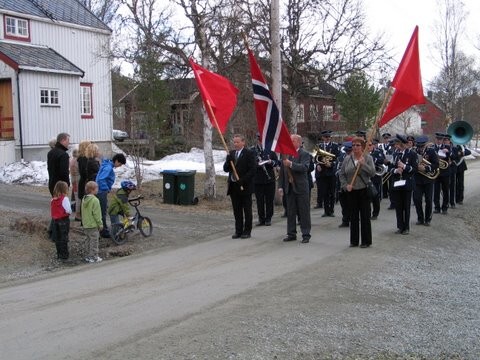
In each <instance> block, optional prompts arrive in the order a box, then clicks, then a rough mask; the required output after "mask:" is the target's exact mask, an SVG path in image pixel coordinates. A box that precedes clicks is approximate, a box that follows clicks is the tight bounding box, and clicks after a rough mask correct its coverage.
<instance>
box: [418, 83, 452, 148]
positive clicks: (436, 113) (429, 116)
mask: <svg viewBox="0 0 480 360" xmlns="http://www.w3.org/2000/svg"><path fill="white" fill-rule="evenodd" d="M425 100H426V103H425V104H424V105H421V106H419V108H420V117H421V119H422V120H421V121H422V130H423V134H424V135H427V136H429V137H430V138H431V139H433V135H434V134H435V133H436V132H445V131H446V129H447V126H448V125H447V124H446V122H445V118H446V114H445V111H443V109H442V108H440V106H438V105H437V104H436V103H435V102H434V101H433V100H432V93H431V92H429V93H428V96H426V97H425Z"/></svg>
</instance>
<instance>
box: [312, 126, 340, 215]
mask: <svg viewBox="0 0 480 360" xmlns="http://www.w3.org/2000/svg"><path fill="white" fill-rule="evenodd" d="M320 135H321V137H322V141H321V142H320V143H319V144H318V147H319V148H320V149H321V150H324V151H326V152H328V153H330V154H333V155H334V157H335V158H334V159H332V160H331V161H325V162H323V163H318V164H316V166H315V180H316V182H317V206H316V208H318V207H320V206H319V205H321V204H319V201H321V200H322V199H323V208H324V211H325V212H324V214H323V215H322V217H327V216H330V217H333V216H334V215H333V213H334V206H335V179H336V178H335V167H336V158H337V157H338V154H339V152H340V149H339V148H338V144H336V143H334V142H332V141H331V139H332V131H331V130H324V131H322V132H321V133H320Z"/></svg>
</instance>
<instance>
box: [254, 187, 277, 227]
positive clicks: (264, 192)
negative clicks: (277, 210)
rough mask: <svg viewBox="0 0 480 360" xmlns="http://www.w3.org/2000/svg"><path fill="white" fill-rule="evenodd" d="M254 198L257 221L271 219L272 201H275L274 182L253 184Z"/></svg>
mask: <svg viewBox="0 0 480 360" xmlns="http://www.w3.org/2000/svg"><path fill="white" fill-rule="evenodd" d="M255 199H256V200H257V213H258V221H260V222H262V223H264V222H265V221H271V220H272V216H273V203H274V201H275V182H271V183H267V184H255Z"/></svg>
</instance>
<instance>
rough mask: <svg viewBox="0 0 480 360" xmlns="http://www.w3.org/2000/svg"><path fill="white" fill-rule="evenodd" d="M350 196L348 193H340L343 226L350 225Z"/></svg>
mask: <svg viewBox="0 0 480 360" xmlns="http://www.w3.org/2000/svg"><path fill="white" fill-rule="evenodd" d="M348 199H349V195H348V192H347V191H340V192H339V194H338V201H339V202H340V207H341V208H342V224H350V206H349V204H348Z"/></svg>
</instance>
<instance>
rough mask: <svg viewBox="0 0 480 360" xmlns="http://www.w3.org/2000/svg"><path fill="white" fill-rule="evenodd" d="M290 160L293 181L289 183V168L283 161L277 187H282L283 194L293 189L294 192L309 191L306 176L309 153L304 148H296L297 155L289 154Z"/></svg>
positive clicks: (308, 172)
mask: <svg viewBox="0 0 480 360" xmlns="http://www.w3.org/2000/svg"><path fill="white" fill-rule="evenodd" d="M289 159H290V160H291V161H292V167H291V168H290V172H291V174H292V178H293V181H292V183H289V180H288V179H289V174H288V173H289V169H288V168H286V167H285V166H284V165H283V163H282V167H281V171H280V176H279V179H278V183H279V187H282V188H283V192H284V194H288V193H289V192H290V191H293V192H294V193H295V194H306V193H309V192H310V185H309V181H308V176H311V175H310V171H309V167H310V159H311V156H310V154H309V153H308V152H307V151H305V150H304V149H302V148H300V149H298V153H297V156H295V157H293V156H289Z"/></svg>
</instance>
